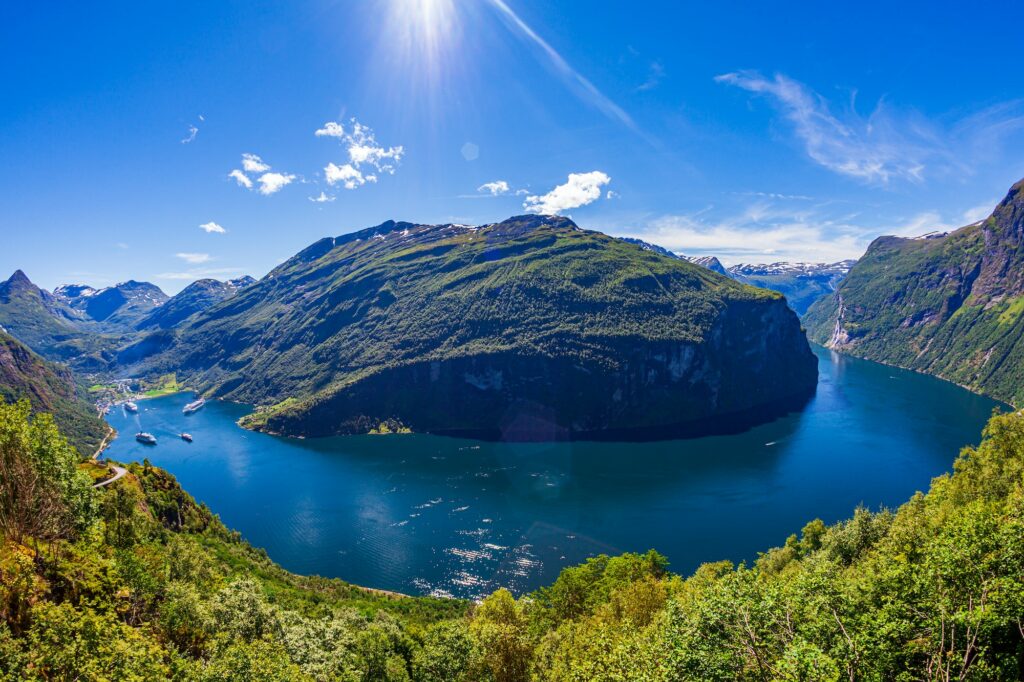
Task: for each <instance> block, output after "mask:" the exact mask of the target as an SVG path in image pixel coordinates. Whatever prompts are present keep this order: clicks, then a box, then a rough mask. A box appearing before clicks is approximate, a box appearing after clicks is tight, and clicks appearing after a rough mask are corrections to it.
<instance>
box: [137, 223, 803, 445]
mask: <svg viewBox="0 0 1024 682" xmlns="http://www.w3.org/2000/svg"><path fill="white" fill-rule="evenodd" d="M167 305H170V304H167ZM119 367H120V368H121V369H122V370H123V371H129V372H132V371H137V372H164V371H169V370H174V371H176V372H178V373H179V376H180V377H183V378H185V379H186V380H187V381H188V382H189V383H191V384H192V385H194V386H197V387H198V388H199V389H200V390H202V391H203V392H205V393H206V394H208V395H212V396H217V397H227V398H231V399H236V400H241V401H247V402H255V403H257V404H261V405H265V406H271V407H269V408H268V409H264V410H262V411H261V412H259V413H258V414H256V415H254V416H253V417H252V418H250V419H248V420H247V421H246V424H247V425H249V426H251V427H253V428H259V429H264V430H267V431H272V432H276V433H283V434H290V435H327V434H331V433H363V432H367V431H372V430H375V429H379V428H381V427H382V426H383V427H384V428H386V429H394V428H411V429H412V430H415V431H432V432H444V433H459V434H471V435H483V436H486V437H504V438H528V439H529V438H561V437H573V436H582V435H585V436H600V435H602V434H603V435H610V434H615V433H620V432H634V433H635V434H637V433H640V432H641V430H646V431H648V432H649V433H656V432H658V430H659V429H663V428H672V427H676V426H681V425H689V426H690V427H693V425H694V424H695V423H697V422H701V421H703V420H707V419H713V418H717V417H723V416H725V415H738V414H740V413H747V412H750V411H757V410H762V409H764V408H766V407H769V406H778V405H780V404H782V403H785V402H786V401H787V400H789V399H795V398H798V397H803V396H806V395H808V394H809V393H810V392H811V391H813V389H814V386H815V383H816V360H815V358H814V355H813V354H812V353H811V352H810V348H809V346H808V345H807V342H806V339H805V338H804V337H803V335H802V333H801V331H800V326H799V323H798V321H797V318H796V316H795V315H793V314H792V312H791V311H789V310H788V309H787V308H786V306H785V305H784V303H783V300H782V298H781V297H780V296H778V295H777V294H774V293H771V292H767V291H764V290H759V289H755V288H752V287H746V286H743V285H741V284H739V283H737V282H735V281H732V280H731V279H729V278H727V277H723V276H720V275H717V274H714V273H712V272H710V271H708V270H705V269H703V268H698V267H695V266H694V265H692V264H690V263H688V262H686V261H684V260H681V259H678V258H675V257H668V256H667V255H664V254H662V253H660V252H658V251H656V250H651V249H646V250H645V249H644V248H638V247H637V246H636V245H633V244H628V243H625V242H623V241H622V240H619V239H615V238H612V237H608V236H606V235H603V234H601V233H598V232H591V231H586V230H581V229H580V228H578V227H577V226H576V225H575V224H574V223H573V222H572V221H570V220H568V219H565V218H555V217H540V216H519V217H515V218H511V219H509V220H506V221H503V222H500V223H494V224H490V225H483V226H466V225H420V224H413V223H396V222H390V221H389V222H387V223H383V224H381V225H378V226H376V227H372V228H368V229H366V230H362V231H359V232H355V233H352V234H347V235H344V236H341V237H337V238H331V237H328V238H325V239H322V240H320V241H318V242H316V243H314V244H312V245H311V246H309V247H308V248H306V249H305V250H303V251H301V252H300V253H298V254H297V255H296V256H294V257H293V258H291V259H289V260H288V261H286V262H285V263H283V264H282V265H280V266H279V267H277V268H275V269H274V270H273V271H272V272H271V273H269V274H268V275H267V276H266V277H264V278H263V279H262V280H260V281H259V282H257V283H256V284H253V285H251V286H248V287H246V288H244V289H242V290H241V291H240V292H238V293H237V294H236V295H234V296H232V297H230V298H228V299H227V300H225V301H224V302H222V303H220V304H218V305H215V306H213V307H211V308H208V309H207V310H205V311H204V312H202V313H200V314H199V315H198V316H196V317H194V318H191V319H189V320H188V321H186V322H184V323H182V324H180V325H178V326H177V327H175V328H174V329H169V330H162V331H158V332H155V333H153V334H149V335H147V336H145V337H142V338H141V339H139V340H138V341H137V342H136V343H135V344H132V345H130V346H128V347H125V348H123V349H122V350H121V351H120V353H119ZM641 435H643V434H641Z"/></svg>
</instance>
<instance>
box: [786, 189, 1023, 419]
mask: <svg viewBox="0 0 1024 682" xmlns="http://www.w3.org/2000/svg"><path fill="white" fill-rule="evenodd" d="M1022 313H1024V181H1022V182H1019V183H1017V184H1016V185H1014V186H1013V187H1012V188H1011V189H1010V192H1009V194H1008V195H1007V196H1006V198H1005V199H1004V200H1003V201H1002V202H1001V203H1000V204H999V206H997V207H996V209H995V211H994V212H993V213H992V215H991V216H990V217H989V218H987V219H985V220H983V221H981V222H979V223H975V224H973V225H968V226H966V227H963V228H960V229H959V230H956V231H954V232H951V233H949V234H947V235H943V236H934V237H929V238H919V239H902V238H899V237H881V238H879V239H877V240H875V241H874V243H872V244H871V246H870V247H869V248H868V251H867V253H866V254H865V255H864V257H863V258H861V259H860V260H859V261H858V262H857V264H856V265H855V266H854V267H853V269H852V270H851V271H850V274H849V275H848V276H847V277H846V279H845V280H844V281H843V282H842V284H840V286H839V288H838V289H837V290H836V292H835V294H834V295H832V296H829V297H827V298H825V299H822V300H821V301H819V302H818V303H817V304H815V305H814V306H813V307H812V308H811V309H810V310H809V311H808V313H807V315H806V316H805V317H804V324H805V325H806V327H807V330H808V334H809V336H810V337H811V339H812V340H814V341H817V342H818V343H822V344H825V345H827V346H829V347H831V348H835V349H837V350H841V351H843V352H847V353H851V354H853V355H857V356H860V357H864V358H867V359H869V360H877V361H880V362H885V363H890V364H894V365H898V366H901V367H906V368H910V369H915V370H919V371H922V372H927V373H929V374H934V375H936V376H940V377H942V378H944V379H948V380H950V381H954V382H956V383H958V384H961V385H963V386H966V387H968V388H970V389H972V390H976V391H979V392H982V393H986V394H988V395H992V396H994V397H996V398H1000V399H1002V400H1005V401H1008V402H1011V403H1014V404H1017V405H1021V404H1024V382H1022V381H1021V376H1024V315H1022Z"/></svg>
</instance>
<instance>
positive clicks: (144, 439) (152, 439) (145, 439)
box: [135, 431, 156, 445]
mask: <svg viewBox="0 0 1024 682" xmlns="http://www.w3.org/2000/svg"><path fill="white" fill-rule="evenodd" d="M135 440H137V441H139V442H140V443H142V444H143V445H156V436H154V435H153V434H152V433H146V432H145V431H141V432H139V433H136V434H135Z"/></svg>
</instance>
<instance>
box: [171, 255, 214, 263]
mask: <svg viewBox="0 0 1024 682" xmlns="http://www.w3.org/2000/svg"><path fill="white" fill-rule="evenodd" d="M174 255H175V256H177V257H178V258H180V259H181V260H183V261H185V262H186V263H190V264H192V265H199V264H200V263H206V262H207V261H209V260H210V254H208V253H176V254H174Z"/></svg>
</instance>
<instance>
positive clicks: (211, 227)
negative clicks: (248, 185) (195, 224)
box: [199, 178, 248, 234]
mask: <svg viewBox="0 0 1024 682" xmlns="http://www.w3.org/2000/svg"><path fill="white" fill-rule="evenodd" d="M247 179H248V178H247ZM199 229H200V230H203V231H204V232H207V233H210V232H216V233H217V234H224V233H225V232H227V230H225V229H224V228H223V227H221V226H220V225H218V224H217V223H215V222H213V221H212V220H211V221H210V222H208V223H203V224H202V225H200V226H199Z"/></svg>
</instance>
